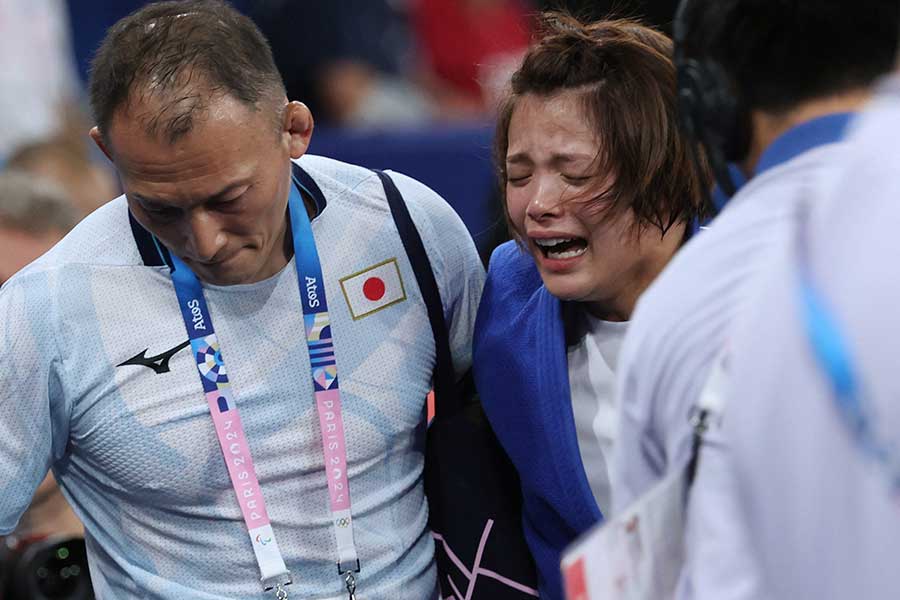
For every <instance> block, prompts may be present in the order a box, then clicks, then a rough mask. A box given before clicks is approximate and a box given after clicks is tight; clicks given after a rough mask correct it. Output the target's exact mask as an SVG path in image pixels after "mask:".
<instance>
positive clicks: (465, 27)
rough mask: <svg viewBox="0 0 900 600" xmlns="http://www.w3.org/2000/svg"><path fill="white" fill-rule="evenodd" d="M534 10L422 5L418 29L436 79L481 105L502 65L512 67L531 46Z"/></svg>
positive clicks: (471, 0) (436, 0) (431, 0)
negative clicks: (492, 71)
mask: <svg viewBox="0 0 900 600" xmlns="http://www.w3.org/2000/svg"><path fill="white" fill-rule="evenodd" d="M530 10H531V9H530V8H529V7H528V5H526V4H525V3H524V2H521V1H519V0H418V1H417V2H416V3H415V8H414V9H413V23H414V27H415V31H416V35H417V36H418V39H419V43H420V45H421V46H422V48H423V50H424V52H425V60H426V61H427V63H428V66H429V67H430V69H431V71H432V74H433V75H435V76H436V77H437V78H438V79H439V80H441V81H442V82H443V83H445V84H448V85H449V86H450V87H452V88H453V90H454V91H456V92H458V93H461V94H462V95H465V96H467V97H469V98H470V99H473V100H476V101H478V102H483V101H484V100H485V98H484V93H483V90H482V86H483V85H484V84H485V83H489V82H486V81H484V80H485V78H489V77H490V74H486V73H485V69H490V68H491V67H492V65H495V64H497V63H509V61H510V58H515V57H517V56H518V55H520V54H521V52H522V51H524V49H525V48H526V47H527V46H528V43H529V42H530V40H531V19H530V17H529V11H530Z"/></svg>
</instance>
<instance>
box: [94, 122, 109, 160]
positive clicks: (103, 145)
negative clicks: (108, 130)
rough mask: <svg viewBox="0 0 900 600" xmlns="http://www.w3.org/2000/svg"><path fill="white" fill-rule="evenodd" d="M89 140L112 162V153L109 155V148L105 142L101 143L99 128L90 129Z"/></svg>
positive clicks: (101, 137)
mask: <svg viewBox="0 0 900 600" xmlns="http://www.w3.org/2000/svg"><path fill="white" fill-rule="evenodd" d="M91 139H92V140H94V143H95V144H97V147H98V148H100V150H101V151H102V152H103V154H105V155H106V158H108V159H109V160H110V161H112V159H113V157H112V153H110V151H109V148H107V147H106V142H104V141H103V136H102V135H101V134H100V128H99V127H96V126H94V127H91Z"/></svg>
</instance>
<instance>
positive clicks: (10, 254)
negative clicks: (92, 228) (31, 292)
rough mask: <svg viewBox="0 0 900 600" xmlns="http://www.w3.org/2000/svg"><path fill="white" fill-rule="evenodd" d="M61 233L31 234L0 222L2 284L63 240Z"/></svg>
mask: <svg viewBox="0 0 900 600" xmlns="http://www.w3.org/2000/svg"><path fill="white" fill-rule="evenodd" d="M63 235H64V233H63V232H61V231H55V230H51V231H44V232H40V233H37V232H30V231H23V230H21V229H17V228H15V227H9V226H6V225H4V224H3V223H2V222H0V248H2V249H3V251H2V252H0V284H2V283H3V282H5V281H6V280H7V279H9V278H10V277H12V276H13V275H14V274H15V273H16V272H18V271H20V270H21V269H22V267H24V266H25V265H27V264H28V263H30V262H32V261H33V260H35V259H36V258H38V257H39V256H41V255H42V254H44V253H45V252H46V251H47V250H49V249H50V248H52V247H53V244H55V243H56V242H58V241H59V240H61V239H62V237H63Z"/></svg>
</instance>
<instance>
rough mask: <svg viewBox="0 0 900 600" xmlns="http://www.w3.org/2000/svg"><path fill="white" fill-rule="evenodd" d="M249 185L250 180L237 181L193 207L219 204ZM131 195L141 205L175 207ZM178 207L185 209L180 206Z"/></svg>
mask: <svg viewBox="0 0 900 600" xmlns="http://www.w3.org/2000/svg"><path fill="white" fill-rule="evenodd" d="M249 185H250V180H249V179H246V180H243V179H242V180H240V181H235V182H234V183H230V184H228V185H227V186H225V187H224V188H222V189H221V190H220V191H218V192H216V193H215V194H213V195H212V196H207V197H206V198H202V199H200V200H199V201H194V202H191V206H194V205H199V204H206V203H208V202H217V201H219V200H221V199H222V198H224V197H225V196H227V195H228V194H230V193H231V192H233V191H234V190H236V189H239V188H242V187H245V186H249ZM129 195H130V196H131V197H132V198H134V199H135V200H138V201H139V202H140V203H141V204H144V205H147V206H153V207H161V208H165V207H170V206H173V205H172V203H171V202H166V201H164V200H159V199H155V198H148V197H147V196H144V195H142V194H129ZM177 207H178V208H183V207H182V206H181V205H180V204H179V205H178V206H177Z"/></svg>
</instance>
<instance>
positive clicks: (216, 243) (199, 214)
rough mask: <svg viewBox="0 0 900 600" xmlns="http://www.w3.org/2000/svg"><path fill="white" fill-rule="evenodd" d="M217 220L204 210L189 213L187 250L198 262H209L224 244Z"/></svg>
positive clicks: (223, 236) (224, 239) (223, 235)
mask: <svg viewBox="0 0 900 600" xmlns="http://www.w3.org/2000/svg"><path fill="white" fill-rule="evenodd" d="M226 241H227V240H226V238H225V233H224V232H223V231H222V230H221V228H220V227H219V223H218V222H217V220H216V219H215V218H214V217H212V216H211V215H210V214H209V213H208V212H206V211H204V210H198V211H195V212H194V213H192V214H191V216H190V221H189V223H188V246H189V247H188V252H189V253H190V254H192V255H193V258H194V259H195V260H197V261H199V262H211V261H212V260H213V259H214V258H215V257H216V255H217V254H218V253H219V251H220V250H221V249H222V248H224V247H225V244H226Z"/></svg>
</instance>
